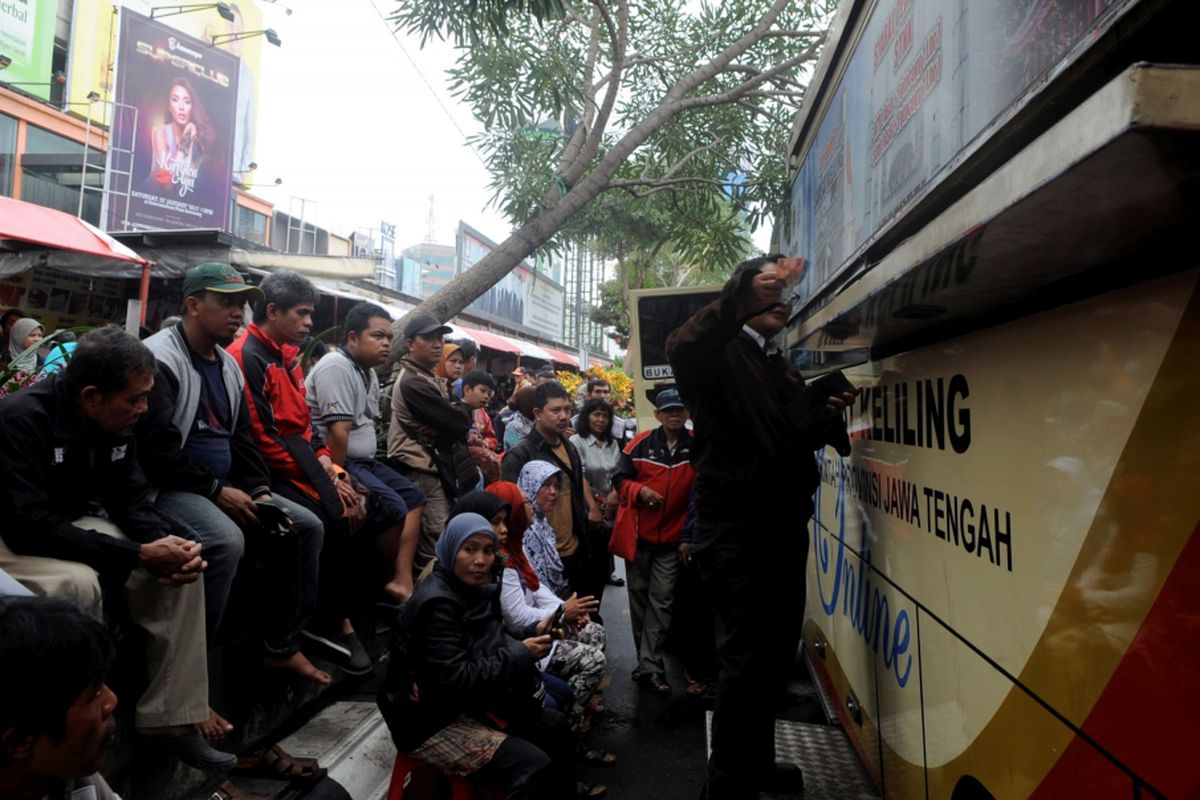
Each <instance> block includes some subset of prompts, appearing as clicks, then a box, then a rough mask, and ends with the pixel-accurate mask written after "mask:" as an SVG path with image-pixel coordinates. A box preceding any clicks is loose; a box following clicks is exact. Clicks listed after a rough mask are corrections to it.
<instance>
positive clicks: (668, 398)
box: [654, 389, 687, 411]
mask: <svg viewBox="0 0 1200 800" xmlns="http://www.w3.org/2000/svg"><path fill="white" fill-rule="evenodd" d="M654 407H655V408H656V409H658V410H659V411H667V410H669V409H672V408H687V406H685V405H684V404H683V400H681V399H680V398H679V391H678V390H677V389H663V390H662V391H661V392H659V393H658V397H655V398H654Z"/></svg>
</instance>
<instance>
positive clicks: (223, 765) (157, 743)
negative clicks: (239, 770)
mask: <svg viewBox="0 0 1200 800" xmlns="http://www.w3.org/2000/svg"><path fill="white" fill-rule="evenodd" d="M142 739H143V740H144V741H145V742H146V744H147V745H148V746H149V748H150V749H152V750H156V751H157V752H160V753H164V754H166V755H169V756H174V757H175V758H177V759H179V760H180V761H182V762H183V763H185V764H187V765H188V766H190V767H195V768H196V769H199V770H203V771H205V772H228V771H229V770H231V769H233V768H234V767H236V766H237V756H235V755H234V754H233V753H226V752H225V751H224V750H218V749H216V748H215V747H213V746H211V745H210V744H209V743H208V742H206V741H204V738H203V737H201V736H200V734H199V733H197V732H196V731H188V732H187V733H185V734H182V735H180V736H143V737H142Z"/></svg>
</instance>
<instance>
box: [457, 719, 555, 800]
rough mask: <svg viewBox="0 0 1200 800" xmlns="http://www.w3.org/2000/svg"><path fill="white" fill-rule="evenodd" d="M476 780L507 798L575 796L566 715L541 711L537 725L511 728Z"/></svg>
mask: <svg viewBox="0 0 1200 800" xmlns="http://www.w3.org/2000/svg"><path fill="white" fill-rule="evenodd" d="M506 732H507V733H508V734H509V736H508V738H507V739H505V740H504V743H503V744H502V745H500V749H499V750H497V751H496V754H495V755H493V756H492V760H491V761H489V762H488V763H487V764H486V765H485V766H484V767H483V769H481V770H479V771H478V772H476V773H475V776H477V777H478V779H479V781H480V782H481V783H483V784H484V785H486V786H493V787H495V788H497V789H499V790H500V791H502V792H504V796H505V798H507V800H563V798H568V797H574V796H575V769H574V759H575V754H574V752H573V750H572V741H573V740H572V737H571V728H570V726H569V725H568V724H567V718H566V717H564V716H563V715H562V714H559V713H558V712H557V711H550V710H549V709H543V710H542V719H541V724H540V725H526V726H521V727H513V728H511V729H510V730H508V731H506Z"/></svg>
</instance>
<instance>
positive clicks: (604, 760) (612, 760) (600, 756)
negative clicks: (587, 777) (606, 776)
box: [583, 750, 617, 767]
mask: <svg viewBox="0 0 1200 800" xmlns="http://www.w3.org/2000/svg"><path fill="white" fill-rule="evenodd" d="M583 761H584V763H585V764H591V765H592V766H594V767H611V766H615V765H616V763H617V756H616V753H610V752H608V751H607V750H588V751H587V752H585V753H584V754H583Z"/></svg>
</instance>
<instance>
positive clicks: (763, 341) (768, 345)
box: [742, 325, 783, 356]
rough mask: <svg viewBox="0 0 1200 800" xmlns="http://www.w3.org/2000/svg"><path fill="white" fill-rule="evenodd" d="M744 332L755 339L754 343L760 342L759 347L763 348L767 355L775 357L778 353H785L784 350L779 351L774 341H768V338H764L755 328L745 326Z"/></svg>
mask: <svg viewBox="0 0 1200 800" xmlns="http://www.w3.org/2000/svg"><path fill="white" fill-rule="evenodd" d="M742 330H743V331H745V332H746V333H748V334H750V338H751V339H753V340H754V341H756V342H758V346H759V347H761V348H762V349H763V352H764V353H766V354H767V355H769V356H773V355H775V354H776V353H782V352H783V351H782V350H780V349H779V345H777V344H775V342H774V341H767V338H766V337H765V336H763V335H762V334H761V333H759V332H758V331H756V330H754V328H751V327H750V326H749V325H743V326H742Z"/></svg>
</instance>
